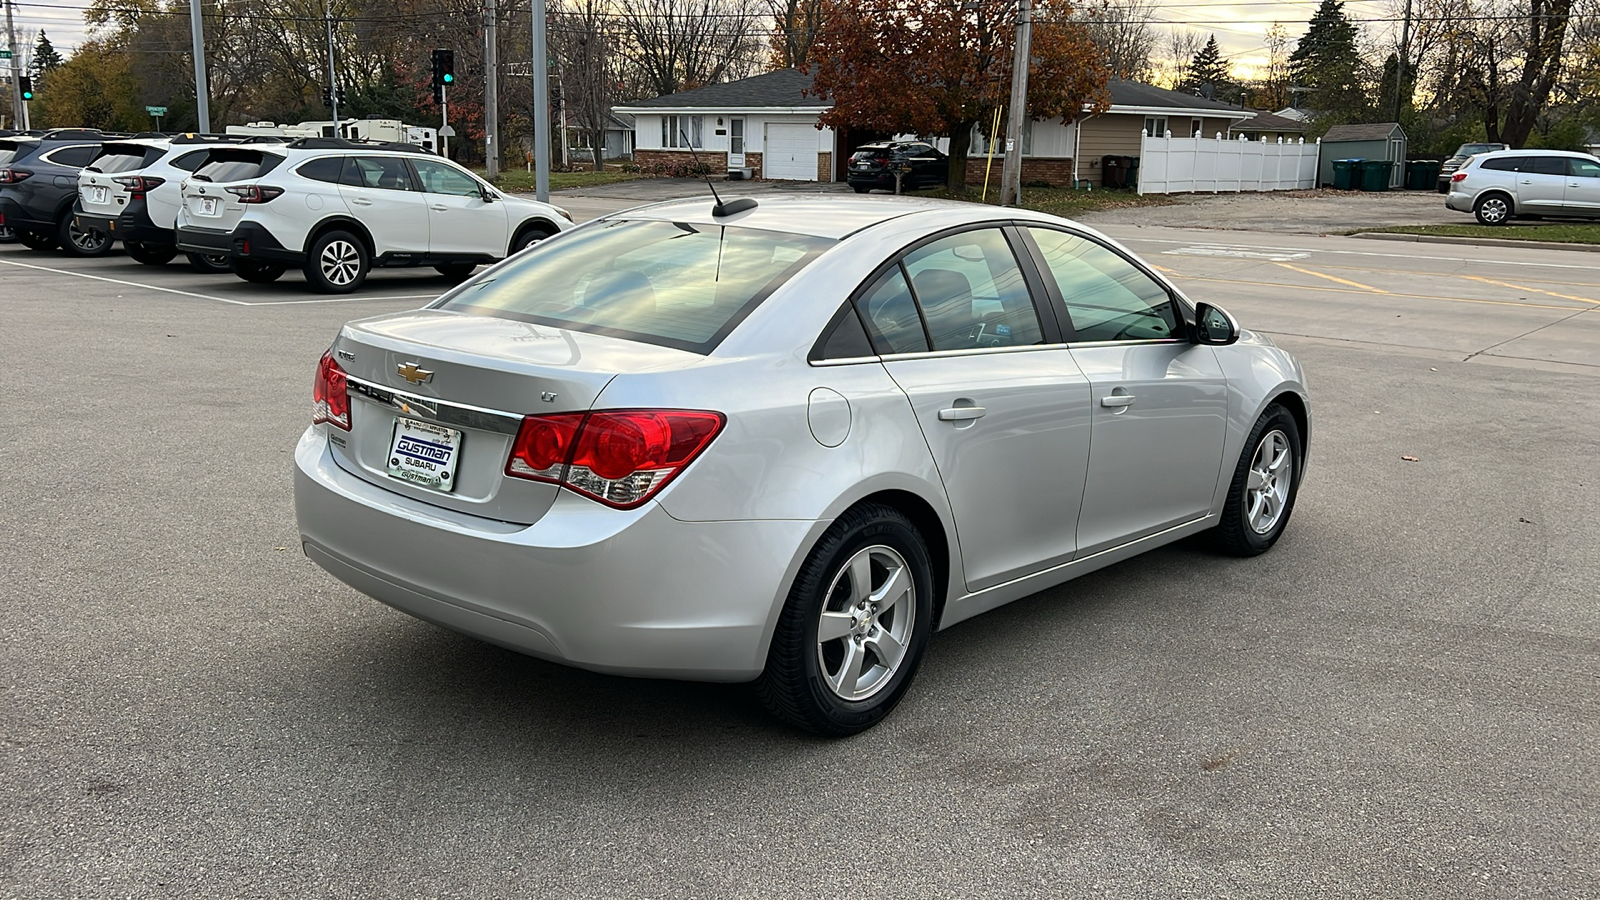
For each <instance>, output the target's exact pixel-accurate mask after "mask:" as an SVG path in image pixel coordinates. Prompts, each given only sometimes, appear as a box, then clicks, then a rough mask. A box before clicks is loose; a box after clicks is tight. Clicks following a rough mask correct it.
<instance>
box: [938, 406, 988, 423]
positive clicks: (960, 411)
mask: <svg viewBox="0 0 1600 900" xmlns="http://www.w3.org/2000/svg"><path fill="white" fill-rule="evenodd" d="M985 412H987V410H985V409H984V408H983V407H981V406H953V407H951V408H950V409H941V410H939V421H941V422H966V421H968V420H970V419H981V418H983V414H984V413H985Z"/></svg>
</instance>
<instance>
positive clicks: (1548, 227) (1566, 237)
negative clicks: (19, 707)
mask: <svg viewBox="0 0 1600 900" xmlns="http://www.w3.org/2000/svg"><path fill="white" fill-rule="evenodd" d="M1361 230H1362V231H1367V232H1373V231H1376V232H1382V233H1385V234H1432V235H1441V236H1444V237H1464V238H1497V239H1499V240H1509V241H1555V242H1558V243H1562V244H1600V223H1595V224H1588V223H1581V222H1513V223H1511V224H1510V225H1392V226H1389V227H1387V228H1363V229H1361Z"/></svg>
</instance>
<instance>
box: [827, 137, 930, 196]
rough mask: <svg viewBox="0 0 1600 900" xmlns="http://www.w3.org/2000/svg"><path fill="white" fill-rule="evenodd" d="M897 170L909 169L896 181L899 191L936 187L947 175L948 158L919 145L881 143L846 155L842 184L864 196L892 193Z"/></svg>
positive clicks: (906, 142)
mask: <svg viewBox="0 0 1600 900" xmlns="http://www.w3.org/2000/svg"><path fill="white" fill-rule="evenodd" d="M897 166H909V167H910V169H909V171H907V172H906V173H905V174H904V175H902V176H901V179H900V189H901V190H903V191H910V190H915V189H917V188H919V187H939V186H941V185H943V184H944V183H945V179H946V178H948V177H949V174H950V157H948V156H945V155H944V154H943V153H940V152H939V151H938V150H937V149H935V148H934V147H933V145H931V144H928V143H925V142H923V141H881V142H879V143H876V144H866V145H864V146H861V147H857V148H856V152H855V153H853V154H851V155H850V168H849V170H848V172H847V173H846V175H845V180H846V181H848V182H849V183H850V186H851V187H853V188H855V189H856V193H858V194H865V193H866V192H867V191H870V190H872V189H873V188H878V189H880V190H885V191H893V190H894V173H895V169H896V167H897Z"/></svg>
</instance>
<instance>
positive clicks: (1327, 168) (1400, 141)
mask: <svg viewBox="0 0 1600 900" xmlns="http://www.w3.org/2000/svg"><path fill="white" fill-rule="evenodd" d="M1336 159H1386V160H1388V161H1390V162H1392V163H1394V165H1393V166H1392V167H1391V168H1390V169H1389V187H1391V188H1401V187H1404V186H1405V182H1406V133H1405V132H1404V131H1402V130H1401V129H1400V123H1399V122H1375V123H1372V124H1367V125H1335V126H1333V127H1332V128H1329V129H1328V133H1327V134H1325V135H1323V136H1322V147H1321V149H1320V151H1319V152H1318V154H1317V184H1320V185H1322V186H1324V187H1327V186H1329V185H1331V184H1333V161H1334V160H1336Z"/></svg>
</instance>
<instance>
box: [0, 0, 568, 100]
mask: <svg viewBox="0 0 1600 900" xmlns="http://www.w3.org/2000/svg"><path fill="white" fill-rule="evenodd" d="M535 2H537V0H535ZM6 50H7V51H9V52H10V54H11V120H12V122H14V123H15V126H16V128H17V129H18V130H20V131H27V130H28V124H29V123H28V104H27V102H26V101H24V100H23V99H22V70H21V69H19V68H18V64H19V63H20V60H18V59H17V27H16V26H15V25H14V24H12V22H11V0H6Z"/></svg>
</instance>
